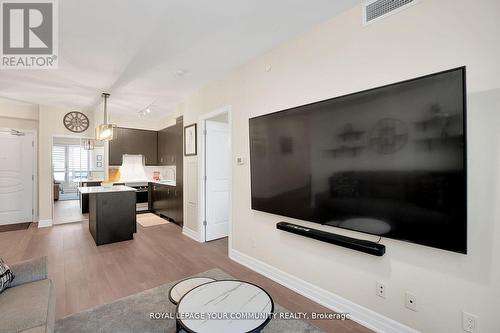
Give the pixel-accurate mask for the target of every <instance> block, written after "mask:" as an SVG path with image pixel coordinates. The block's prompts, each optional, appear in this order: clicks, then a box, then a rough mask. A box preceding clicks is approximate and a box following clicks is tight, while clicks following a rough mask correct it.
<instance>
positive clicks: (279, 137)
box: [249, 67, 467, 253]
mask: <svg viewBox="0 0 500 333" xmlns="http://www.w3.org/2000/svg"><path fill="white" fill-rule="evenodd" d="M465 111H466V88H465V67H461V68H456V69H452V70H447V71H444V72H440V73H436V74H432V75H427V76H424V77H419V78H416V79H412V80H408V81H404V82H399V83H395V84H390V85H387V86H383V87H379V88H375V89H370V90H366V91H362V92H359V93H354V94H350V95H346V96H341V97H337V98H332V99H328V100H325V101H321V102H317V103H313V104H308V105H303V106H299V107H295V108H291V109H288V110H283V111H279V112H275V113H271V114H266V115H263V116H259V117H255V118H251V119H250V121H249V122H250V123H249V125H250V163H251V184H252V209H254V210H259V211H263V212H267V213H272V214H277V215H282V216H286V217H291V218H295V219H300V220H305V221H310V222H317V223H320V224H323V225H328V226H334V227H339V228H345V229H350V230H355V231H359V232H363V233H368V234H372V235H377V236H381V237H387V238H393V239H397V240H403V241H408V242H413V243H418V244H422V245H427V246H431V247H436V248H440V249H445V250H450V251H455V252H459V253H466V252H467V211H466V210H467V208H466V207H467V202H466V196H467V190H466V126H465V121H466V118H465V116H466V114H465ZM332 231H333V230H332Z"/></svg>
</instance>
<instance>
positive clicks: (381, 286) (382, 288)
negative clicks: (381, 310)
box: [375, 281, 386, 298]
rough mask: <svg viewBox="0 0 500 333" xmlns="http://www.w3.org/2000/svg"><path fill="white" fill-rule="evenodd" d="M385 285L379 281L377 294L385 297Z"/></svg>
mask: <svg viewBox="0 0 500 333" xmlns="http://www.w3.org/2000/svg"><path fill="white" fill-rule="evenodd" d="M385 289H386V288H385V285H384V284H383V283H382V282H378V281H377V289H376V290H375V292H376V294H377V296H379V297H382V298H385Z"/></svg>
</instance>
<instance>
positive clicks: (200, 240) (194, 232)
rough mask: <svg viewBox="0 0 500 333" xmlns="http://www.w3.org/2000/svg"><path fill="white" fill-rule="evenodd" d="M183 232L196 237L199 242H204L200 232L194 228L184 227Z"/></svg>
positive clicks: (192, 237) (193, 237) (190, 236)
mask: <svg viewBox="0 0 500 333" xmlns="http://www.w3.org/2000/svg"><path fill="white" fill-rule="evenodd" d="M182 233H183V234H184V235H186V236H188V237H189V238H191V239H194V240H195V241H197V242H200V243H203V240H202V239H201V237H200V234H199V233H198V232H196V231H194V230H191V229H189V228H186V227H182Z"/></svg>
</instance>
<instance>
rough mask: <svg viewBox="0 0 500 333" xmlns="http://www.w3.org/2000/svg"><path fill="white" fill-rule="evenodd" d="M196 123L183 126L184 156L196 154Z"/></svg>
mask: <svg viewBox="0 0 500 333" xmlns="http://www.w3.org/2000/svg"><path fill="white" fill-rule="evenodd" d="M196 140H197V138H196V124H192V125H188V126H185V127H184V156H194V155H196Z"/></svg>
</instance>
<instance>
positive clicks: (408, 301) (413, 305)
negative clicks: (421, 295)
mask: <svg viewBox="0 0 500 333" xmlns="http://www.w3.org/2000/svg"><path fill="white" fill-rule="evenodd" d="M405 306H406V307H407V308H408V309H410V310H412V311H417V296H415V295H414V294H412V293H410V292H408V291H407V292H406V294H405Z"/></svg>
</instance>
